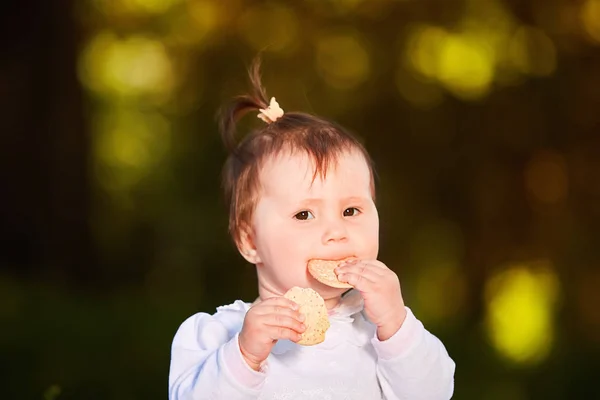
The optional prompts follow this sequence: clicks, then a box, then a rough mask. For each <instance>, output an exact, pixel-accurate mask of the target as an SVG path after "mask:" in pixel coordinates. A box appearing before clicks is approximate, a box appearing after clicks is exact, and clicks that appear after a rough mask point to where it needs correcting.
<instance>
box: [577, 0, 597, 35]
mask: <svg viewBox="0 0 600 400" xmlns="http://www.w3.org/2000/svg"><path fill="white" fill-rule="evenodd" d="M581 21H582V22H583V27H584V29H585V32H586V33H587V34H588V35H589V37H590V38H591V39H592V40H594V41H596V42H597V43H600V0H587V1H586V2H585V3H583V5H582V6H581Z"/></svg>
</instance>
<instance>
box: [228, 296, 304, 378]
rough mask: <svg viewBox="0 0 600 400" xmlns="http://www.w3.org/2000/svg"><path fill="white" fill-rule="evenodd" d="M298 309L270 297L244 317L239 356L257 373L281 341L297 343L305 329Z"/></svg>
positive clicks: (292, 304) (302, 317) (290, 302)
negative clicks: (286, 340)
mask: <svg viewBox="0 0 600 400" xmlns="http://www.w3.org/2000/svg"><path fill="white" fill-rule="evenodd" d="M303 321H304V315H302V314H300V312H299V311H298V305H297V304H296V303H294V302H293V301H291V300H288V299H286V298H285V297H272V298H270V299H267V300H264V301H261V302H260V303H258V304H256V305H254V306H252V307H251V308H250V309H249V310H248V312H247V313H246V317H245V318H244V325H243V326H242V331H241V332H240V336H239V345H240V351H241V353H242V356H243V357H244V359H245V360H246V362H247V363H248V365H249V366H250V367H251V368H252V369H254V370H256V371H258V369H259V367H260V364H261V363H262V362H263V361H264V360H266V359H267V357H268V356H269V353H270V352H271V349H272V348H273V346H274V345H275V343H277V341H278V340H280V339H289V340H291V341H293V342H297V341H298V340H300V334H301V333H302V332H304V330H305V329H306V327H305V326H304V324H303V323H302V322H303Z"/></svg>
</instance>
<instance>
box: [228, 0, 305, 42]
mask: <svg viewBox="0 0 600 400" xmlns="http://www.w3.org/2000/svg"><path fill="white" fill-rule="evenodd" d="M239 29H240V34H241V36H242V39H244V40H246V42H247V43H248V44H249V45H250V46H252V47H253V48H254V49H255V50H259V51H262V50H265V51H272V52H289V51H291V50H292V49H293V48H294V46H295V44H296V40H297V37H298V20H297V17H296V14H294V12H293V11H292V10H290V9H289V8H288V7H286V6H283V5H281V4H269V5H261V6H256V7H254V8H251V9H250V10H248V11H247V12H246V13H245V14H244V15H242V17H241V18H240V25H239Z"/></svg>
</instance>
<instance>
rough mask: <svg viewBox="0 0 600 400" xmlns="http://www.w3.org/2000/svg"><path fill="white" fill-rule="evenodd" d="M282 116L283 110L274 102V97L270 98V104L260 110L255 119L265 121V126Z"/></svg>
mask: <svg viewBox="0 0 600 400" xmlns="http://www.w3.org/2000/svg"><path fill="white" fill-rule="evenodd" d="M282 116H283V110H282V109H281V107H279V103H277V100H275V97H271V103H269V106H268V107H267V108H265V109H262V108H261V109H260V112H259V113H258V115H257V117H258V118H260V119H262V120H263V121H265V122H266V123H267V124H270V123H273V122H275V121H277V120H278V119H279V118H281V117H282Z"/></svg>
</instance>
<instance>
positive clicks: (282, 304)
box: [256, 297, 300, 310]
mask: <svg viewBox="0 0 600 400" xmlns="http://www.w3.org/2000/svg"><path fill="white" fill-rule="evenodd" d="M256 307H259V308H261V309H268V308H269V307H271V308H272V307H279V308H278V310H281V309H283V308H287V309H291V310H299V309H300V306H298V304H296V303H295V302H293V301H292V300H290V299H286V298H285V297H270V298H268V299H266V300H263V301H261V302H260V303H259V304H257V305H256Z"/></svg>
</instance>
